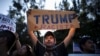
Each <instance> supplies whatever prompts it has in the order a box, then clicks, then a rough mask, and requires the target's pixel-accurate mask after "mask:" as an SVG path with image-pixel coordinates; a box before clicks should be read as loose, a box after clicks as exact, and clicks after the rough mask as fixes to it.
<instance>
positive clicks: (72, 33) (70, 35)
mask: <svg viewBox="0 0 100 56" xmlns="http://www.w3.org/2000/svg"><path fill="white" fill-rule="evenodd" d="M74 33H75V28H70V31H69V33H68V35H67V36H66V38H65V39H64V44H65V47H67V46H68V44H69V42H70V41H71V39H72V37H73V36H74Z"/></svg>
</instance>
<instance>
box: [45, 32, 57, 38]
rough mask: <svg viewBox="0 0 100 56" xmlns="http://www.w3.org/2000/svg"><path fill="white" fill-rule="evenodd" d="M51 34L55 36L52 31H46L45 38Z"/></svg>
mask: <svg viewBox="0 0 100 56" xmlns="http://www.w3.org/2000/svg"><path fill="white" fill-rule="evenodd" d="M50 35H51V36H53V37H54V38H55V36H54V34H53V33H52V32H51V31H48V32H46V34H45V35H44V38H46V37H47V36H50Z"/></svg>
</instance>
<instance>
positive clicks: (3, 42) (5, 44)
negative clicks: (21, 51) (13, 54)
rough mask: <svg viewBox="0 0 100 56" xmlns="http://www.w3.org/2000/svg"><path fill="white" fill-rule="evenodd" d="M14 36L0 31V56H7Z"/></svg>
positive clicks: (6, 31)
mask: <svg viewBox="0 0 100 56" xmlns="http://www.w3.org/2000/svg"><path fill="white" fill-rule="evenodd" d="M15 39H16V36H15V35H14V34H13V33H12V32H11V31H8V30H2V31H0V56H8V55H9V53H10V51H11V49H12V47H13V45H14V43H15Z"/></svg>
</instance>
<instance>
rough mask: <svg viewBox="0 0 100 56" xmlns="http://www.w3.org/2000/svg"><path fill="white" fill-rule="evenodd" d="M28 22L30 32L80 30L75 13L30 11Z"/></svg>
mask: <svg viewBox="0 0 100 56" xmlns="http://www.w3.org/2000/svg"><path fill="white" fill-rule="evenodd" d="M27 21H28V28H29V30H41V29H69V28H70V27H75V28H79V22H78V20H77V17H76V14H75V12H74V11H54V10H29V11H28V13H27Z"/></svg>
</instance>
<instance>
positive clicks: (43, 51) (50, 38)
mask: <svg viewBox="0 0 100 56" xmlns="http://www.w3.org/2000/svg"><path fill="white" fill-rule="evenodd" d="M74 33H75V28H71V29H70V31H69V33H68V35H67V36H66V38H65V39H64V40H63V41H62V42H61V43H60V44H58V45H55V44H56V38H55V36H54V34H53V33H52V32H51V31H48V32H47V33H46V34H45V35H44V39H43V44H42V43H41V42H40V41H39V40H38V39H37V37H36V36H35V34H34V33H33V31H29V35H30V37H31V39H32V42H33V44H34V45H35V51H34V52H35V54H36V56H66V55H67V53H66V52H67V51H66V47H67V46H68V44H69V42H70V41H71V39H72V37H73V35H74Z"/></svg>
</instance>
